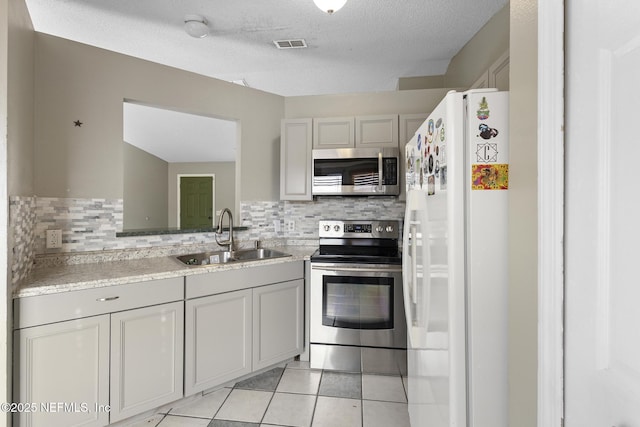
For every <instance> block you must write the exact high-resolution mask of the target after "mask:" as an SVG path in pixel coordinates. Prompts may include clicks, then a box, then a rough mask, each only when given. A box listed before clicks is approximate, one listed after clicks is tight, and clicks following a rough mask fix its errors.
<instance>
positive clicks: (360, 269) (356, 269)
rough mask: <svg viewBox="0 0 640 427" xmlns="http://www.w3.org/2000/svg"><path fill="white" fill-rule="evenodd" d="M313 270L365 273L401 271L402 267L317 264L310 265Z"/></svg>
mask: <svg viewBox="0 0 640 427" xmlns="http://www.w3.org/2000/svg"><path fill="white" fill-rule="evenodd" d="M311 269H313V270H322V271H341V272H344V271H347V272H349V271H350V272H353V273H356V272H365V273H387V272H388V273H401V272H402V267H389V268H376V267H320V266H317V265H311Z"/></svg>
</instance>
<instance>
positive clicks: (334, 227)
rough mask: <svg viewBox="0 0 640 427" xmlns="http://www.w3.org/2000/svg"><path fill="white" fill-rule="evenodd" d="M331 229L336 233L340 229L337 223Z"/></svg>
mask: <svg viewBox="0 0 640 427" xmlns="http://www.w3.org/2000/svg"><path fill="white" fill-rule="evenodd" d="M333 229H334V230H335V232H336V233H337V232H338V231H340V226H339V225H334V226H333Z"/></svg>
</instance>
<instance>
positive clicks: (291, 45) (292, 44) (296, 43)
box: [273, 39, 307, 49]
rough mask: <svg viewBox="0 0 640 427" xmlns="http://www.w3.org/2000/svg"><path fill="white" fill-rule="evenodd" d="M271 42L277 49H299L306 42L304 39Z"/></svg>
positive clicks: (305, 45) (305, 44)
mask: <svg viewBox="0 0 640 427" xmlns="http://www.w3.org/2000/svg"><path fill="white" fill-rule="evenodd" d="M273 43H274V44H275V45H276V47H277V48H278V49H299V48H302V47H307V42H305V41H304V39H294V40H274V41H273Z"/></svg>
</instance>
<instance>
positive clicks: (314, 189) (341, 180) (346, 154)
mask: <svg viewBox="0 0 640 427" xmlns="http://www.w3.org/2000/svg"><path fill="white" fill-rule="evenodd" d="M312 163H313V164H312V169H313V180H312V184H311V193H312V194H313V195H314V196H323V195H343V196H397V195H398V194H400V182H399V177H400V150H398V149H397V148H335V149H333V148H331V149H326V148H322V149H314V150H313V151H312Z"/></svg>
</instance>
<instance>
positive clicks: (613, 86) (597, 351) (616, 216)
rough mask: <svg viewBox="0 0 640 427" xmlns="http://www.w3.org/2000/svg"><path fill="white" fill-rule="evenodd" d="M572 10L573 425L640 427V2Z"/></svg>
mask: <svg viewBox="0 0 640 427" xmlns="http://www.w3.org/2000/svg"><path fill="white" fill-rule="evenodd" d="M565 5H566V8H567V10H566V12H567V14H566V16H567V25H566V35H567V46H566V49H565V52H566V55H567V58H566V73H567V74H566V81H567V92H566V96H567V100H566V106H567V111H566V128H565V129H566V184H565V185H566V195H565V197H566V211H565V212H566V213H565V215H566V219H565V222H566V224H565V231H566V234H565V288H566V289H565V292H566V319H565V322H566V323H565V332H566V335H565V425H566V426H568V427H583V426H601V427H611V426H616V427H623V426H637V425H640V328H639V327H638V326H639V325H640V310H638V302H639V301H640V286H638V279H637V274H638V273H637V270H636V267H637V265H638V261H639V260H638V253H639V252H638V249H637V246H638V242H639V241H640V223H639V222H638V218H640V197H639V196H638V194H639V193H638V185H637V183H636V181H637V177H636V174H637V169H638V160H639V159H640V144H639V143H638V137H637V136H636V133H637V132H638V128H637V126H636V125H637V122H638V117H639V116H640V106H639V105H640V104H638V100H639V99H640V79H639V78H638V75H639V74H638V72H639V70H640V2H638V1H637V0H620V1H610V0H589V1H584V0H568V1H566V2H565Z"/></svg>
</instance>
